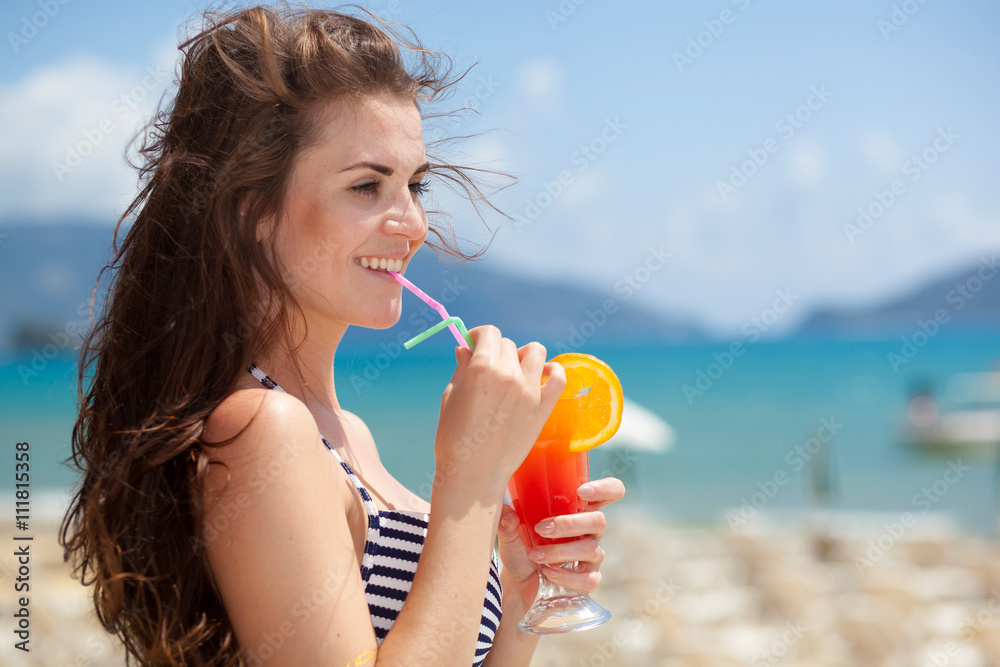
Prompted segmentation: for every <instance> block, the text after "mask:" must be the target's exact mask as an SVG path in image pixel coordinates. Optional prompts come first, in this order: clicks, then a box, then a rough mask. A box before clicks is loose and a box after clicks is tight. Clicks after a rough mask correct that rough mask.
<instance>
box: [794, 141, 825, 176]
mask: <svg viewBox="0 0 1000 667" xmlns="http://www.w3.org/2000/svg"><path fill="white" fill-rule="evenodd" d="M826 163H827V159H826V152H825V151H824V150H823V148H822V147H821V146H820V145H819V144H818V143H816V142H815V141H812V140H810V139H799V140H797V141H796V142H795V143H794V144H792V145H791V146H790V147H789V149H788V162H787V163H786V164H787V167H788V180H789V182H791V183H794V184H795V185H798V186H800V187H803V188H814V187H816V186H817V185H820V184H822V183H823V182H825V181H826V177H827V169H826Z"/></svg>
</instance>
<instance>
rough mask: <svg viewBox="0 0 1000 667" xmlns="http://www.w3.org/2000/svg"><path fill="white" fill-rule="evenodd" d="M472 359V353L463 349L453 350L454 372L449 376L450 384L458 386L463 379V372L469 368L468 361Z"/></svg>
mask: <svg viewBox="0 0 1000 667" xmlns="http://www.w3.org/2000/svg"><path fill="white" fill-rule="evenodd" d="M471 359H472V351H471V350H469V349H467V348H464V347H456V348H455V372H454V373H452V375H451V384H452V385H459V384H461V383H462V378H464V377H465V371H466V370H467V369H468V368H469V360H471Z"/></svg>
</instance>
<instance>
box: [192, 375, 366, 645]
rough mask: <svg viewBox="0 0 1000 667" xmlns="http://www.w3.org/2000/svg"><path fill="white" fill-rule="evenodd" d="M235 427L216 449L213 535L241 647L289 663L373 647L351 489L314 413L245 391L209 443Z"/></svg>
mask: <svg viewBox="0 0 1000 667" xmlns="http://www.w3.org/2000/svg"><path fill="white" fill-rule="evenodd" d="M234 435H235V438H234V439H233V441H232V442H230V443H229V444H226V445H222V446H220V447H214V448H209V450H208V451H209V452H210V457H211V459H212V460H213V462H217V463H213V465H212V466H210V472H209V474H208V476H207V478H206V481H205V485H204V492H203V502H204V509H205V513H204V522H205V523H204V539H205V542H206V548H207V552H208V560H209V564H210V566H211V569H212V573H213V575H214V577H215V580H216V582H217V584H218V588H219V591H220V594H221V595H222V600H223V603H224V604H225V607H226V611H227V613H228V615H229V619H230V621H231V623H232V625H233V629H234V631H235V633H236V637H237V639H238V641H239V643H240V646H241V647H242V648H243V650H244V651H247V652H249V651H252V652H254V654H255V655H258V656H259V657H262V655H267V654H271V653H273V654H274V656H275V660H276V662H277V663H280V664H307V663H308V664H344V663H347V662H348V661H350V660H351V659H352V658H354V657H355V656H357V655H358V654H360V653H363V652H364V651H366V650H369V649H372V648H375V646H376V642H375V634H374V630H373V629H372V625H371V620H370V618H369V615H368V613H369V612H368V605H367V602H366V600H365V595H364V588H363V583H362V581H361V574H360V564H359V563H358V557H357V552H356V550H355V546H354V541H353V539H352V535H351V530H350V525H349V522H348V518H347V516H348V503H350V502H351V496H350V495H349V494H348V493H345V492H344V490H343V484H341V483H338V482H340V481H342V476H339V475H338V474H336V471H337V470H338V468H339V466H337V464H336V462H335V460H334V459H333V458H332V457H331V456H330V454H329V452H328V451H327V450H326V448H325V447H324V446H323V445H322V442H321V440H320V437H319V432H318V430H317V428H316V424H315V421H314V420H313V418H312V416H311V414H310V413H309V411H308V410H307V409H306V407H305V406H304V405H303V404H302V403H301V402H300V401H298V400H297V399H295V398H294V397H292V396H288V395H287V394H284V393H281V392H277V391H271V390H266V389H254V390H245V391H239V392H236V393H235V394H233V395H232V396H230V397H228V398H227V399H226V400H225V401H223V403H222V405H220V406H219V407H218V408H217V409H216V411H215V412H214V413H213V414H212V416H211V417H210V418H209V420H208V423H207V424H206V439H207V440H209V441H220V440H223V439H225V438H229V437H233V436H234ZM220 464H221V465H220ZM262 649H263V652H264V653H263V654H262ZM248 655H249V653H248ZM279 656H280V657H279Z"/></svg>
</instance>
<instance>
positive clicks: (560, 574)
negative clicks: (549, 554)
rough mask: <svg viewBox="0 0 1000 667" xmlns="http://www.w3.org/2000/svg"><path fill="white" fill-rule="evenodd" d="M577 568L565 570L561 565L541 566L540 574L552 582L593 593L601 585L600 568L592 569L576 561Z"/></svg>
mask: <svg viewBox="0 0 1000 667" xmlns="http://www.w3.org/2000/svg"><path fill="white" fill-rule="evenodd" d="M577 566H578V567H577V568H574V569H573V570H567V569H565V568H562V567H551V566H549V565H546V566H544V567H542V574H544V575H545V578H546V579H548V580H549V581H551V582H552V583H553V584H556V585H559V586H564V587H566V588H569V589H572V590H574V591H583V592H584V593H593V592H594V591H596V590H597V588H598V587H599V586H600V585H601V572H600V570H596V569H592V568H591V567H590V566H588V565H586V564H584V563H578V564H577Z"/></svg>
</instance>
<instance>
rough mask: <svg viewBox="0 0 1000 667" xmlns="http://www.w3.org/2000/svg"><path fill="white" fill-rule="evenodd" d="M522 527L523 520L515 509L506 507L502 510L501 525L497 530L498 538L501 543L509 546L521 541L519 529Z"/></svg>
mask: <svg viewBox="0 0 1000 667" xmlns="http://www.w3.org/2000/svg"><path fill="white" fill-rule="evenodd" d="M520 525H521V520H520V519H519V518H518V517H517V512H515V511H514V508H513V507H511V506H510V505H504V506H503V509H501V510H500V525H499V526H498V528H497V537H498V538H499V539H500V543H501V544H508V543H510V542H513V541H514V540H517V539H520V537H521V534H520V532H519V531H518V529H517V528H518V526H520Z"/></svg>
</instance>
